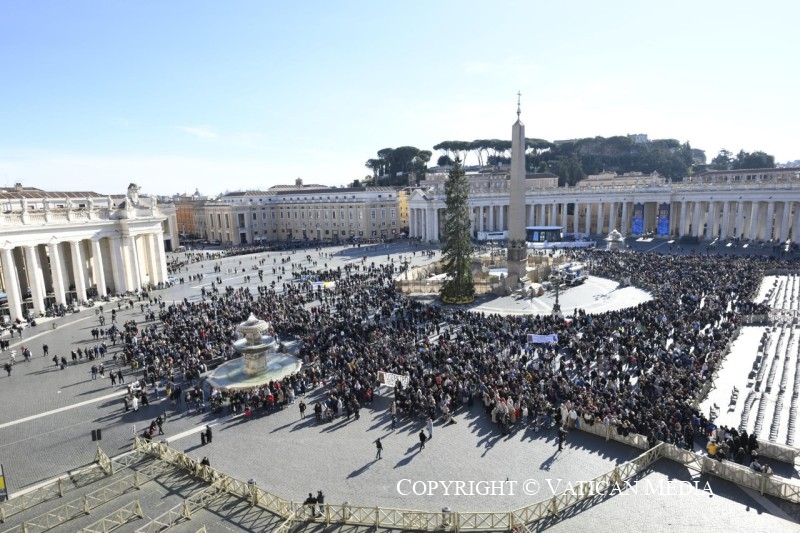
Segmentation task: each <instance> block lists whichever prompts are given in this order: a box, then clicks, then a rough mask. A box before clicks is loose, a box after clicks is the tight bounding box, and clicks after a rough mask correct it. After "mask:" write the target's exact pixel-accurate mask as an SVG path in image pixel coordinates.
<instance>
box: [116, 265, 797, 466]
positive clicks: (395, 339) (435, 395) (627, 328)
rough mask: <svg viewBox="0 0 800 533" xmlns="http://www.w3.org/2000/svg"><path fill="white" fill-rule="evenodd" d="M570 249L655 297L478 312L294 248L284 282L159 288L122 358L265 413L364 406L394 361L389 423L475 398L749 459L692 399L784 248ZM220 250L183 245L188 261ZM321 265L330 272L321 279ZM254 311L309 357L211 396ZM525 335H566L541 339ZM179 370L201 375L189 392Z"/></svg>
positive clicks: (546, 420) (435, 414)
mask: <svg viewBox="0 0 800 533" xmlns="http://www.w3.org/2000/svg"><path fill="white" fill-rule="evenodd" d="M574 254H575V257H574V258H575V259H578V260H581V261H583V262H585V263H588V264H589V265H591V271H592V273H593V275H597V276H601V277H606V278H611V279H618V280H619V279H630V282H631V283H632V284H633V285H636V286H639V287H641V288H643V289H644V290H647V291H648V292H649V293H650V294H651V295H652V297H653V298H652V300H650V301H648V302H646V303H642V304H639V305H637V306H634V307H631V308H628V309H622V310H618V311H611V312H607V313H603V314H598V315H590V314H587V313H585V312H582V311H578V312H576V313H575V314H574V316H571V317H568V318H566V319H564V318H558V317H553V316H538V315H525V316H501V315H490V314H483V313H474V312H471V311H468V310H464V309H459V308H453V307H446V306H438V305H427V304H423V303H419V302H417V301H414V300H412V299H409V298H407V297H406V296H404V295H403V294H402V293H400V292H399V291H398V290H397V289H396V288H395V284H394V277H395V276H396V275H397V272H398V270H399V268H401V265H400V263H399V262H398V263H389V264H375V263H369V262H367V261H363V262H354V263H348V264H347V265H346V266H342V267H338V268H327V264H325V265H324V266H325V268H323V269H321V270H320V271H316V270H312V266H314V263H317V266H319V263H320V262H321V261H324V260H325V259H326V258H325V257H324V256H323V255H322V254H319V257H318V258H312V257H310V256H305V257H303V256H301V255H300V254H299V253H294V254H293V253H291V252H287V253H286V254H282V255H281V257H280V259H281V264H282V266H284V267H286V268H287V276H286V278H287V279H285V280H284V281H282V282H281V283H278V284H275V283H273V284H271V285H261V286H258V287H257V288H254V289H249V288H247V287H244V286H240V287H238V288H234V287H232V286H228V287H224V288H223V287H222V286H221V284H216V283H215V284H212V288H211V289H210V290H209V289H204V291H203V293H202V296H201V298H200V299H198V300H192V301H190V300H189V299H185V300H183V301H181V302H177V303H174V304H172V305H167V304H166V303H165V302H163V301H160V300H159V299H157V298H155V299H151V300H150V301H149V305H150V306H151V308H152V309H155V311H153V313H154V314H155V316H154V317H153V318H155V320H154V321H152V322H151V323H150V324H148V325H144V326H143V327H141V328H140V327H139V325H137V324H135V323H128V324H126V325H125V327H124V331H123V330H120V331H119V332H118V333H119V335H120V338H121V340H122V341H123V351H122V357H123V358H124V361H125V362H127V363H130V364H132V365H133V364H136V365H137V366H141V367H142V368H143V369H144V374H145V380H146V381H147V382H150V383H151V384H156V383H162V384H166V385H167V387H168V389H169V390H170V393H169V395H170V397H171V398H172V399H173V403H174V404H175V405H176V406H178V405H179V404H181V400H184V401H186V408H190V406H192V405H193V406H194V407H195V408H197V409H200V407H201V406H202V408H203V409H205V406H206V402H208V403H210V406H211V407H212V408H214V409H220V410H221V409H226V408H227V409H230V410H231V411H232V412H241V411H244V412H245V413H246V414H248V415H249V414H250V413H253V412H269V411H270V410H273V409H279V408H281V407H285V406H286V405H288V404H290V403H292V402H293V401H294V398H295V397H297V396H302V395H303V394H305V393H306V392H308V391H310V390H312V389H314V388H316V387H318V386H320V385H322V384H325V385H327V386H328V387H327V388H326V393H325V395H324V397H322V399H320V401H319V402H318V403H317V404H315V405H314V407H313V408H314V411H315V414H316V417H317V419H318V420H320V421H324V420H325V419H327V418H329V417H330V418H333V417H335V416H350V415H355V416H356V418H357V417H358V412H359V409H360V408H361V407H362V406H363V405H364V404H365V403H370V402H371V400H372V397H373V395H374V394H376V393H377V391H378V387H379V381H378V373H379V372H381V371H382V372H389V373H392V374H396V375H399V376H403V377H404V378H407V380H406V379H403V380H398V381H397V384H396V386H395V389H394V391H393V394H392V396H393V398H392V400H393V402H392V409H393V412H392V419H393V420H392V424H394V423H395V420H394V419H395V417H396V418H397V419H402V418H403V417H410V418H411V419H413V420H419V421H424V420H427V419H429V418H430V419H433V420H437V419H439V418H441V417H445V418H447V419H448V420H452V415H453V413H455V412H457V411H458V410H459V409H462V408H463V406H469V405H472V403H473V402H474V401H479V402H482V403H483V405H484V407H485V409H486V416H487V417H490V418H491V420H492V421H493V422H494V423H495V424H496V425H497V428H498V431H501V432H504V433H505V432H509V431H512V430H513V429H514V428H515V427H520V426H527V425H530V426H532V427H533V428H535V429H536V430H539V429H543V428H548V427H553V426H561V425H567V426H568V427H574V426H576V425H579V424H581V423H583V424H594V423H606V424H609V425H612V426H614V427H615V428H616V431H618V432H619V433H621V434H630V433H638V434H642V435H646V436H648V438H650V439H651V440H652V441H653V442H655V441H665V442H669V443H673V444H676V445H679V446H682V447H686V448H689V449H694V446H695V439H696V438H700V437H703V438H705V437H712V436H713V437H714V438H716V439H718V442H720V443H725V446H724V447H723V446H718V447H717V449H715V456H716V455H717V451H718V450H719V448H722V449H723V454H724V457H725V458H734V459H737V460H738V459H740V457H739V455H740V453H739V452H740V449H741V451H742V452H744V454H745V456H746V457H747V458H751V459H752V458H753V456H752V452H754V451H755V450H756V449H757V443H755V441H754V439H752V436H743V435H739V434H738V433H736V431H735V429H734V428H716V427H715V426H714V424H713V421H710V420H708V419H707V418H706V417H705V416H704V414H703V413H700V412H699V411H698V410H697V409H696V408H695V407H694V405H695V404H694V400H695V398H696V397H697V395H698V392H699V391H700V390H701V388H702V387H703V385H704V384H705V383H706V382H707V381H708V380H709V379H711V377H712V375H713V373H714V370H715V369H716V368H717V366H718V365H719V363H720V361H721V358H722V357H723V356H724V354H725V350H726V348H727V346H728V343H729V341H730V340H731V339H732V336H733V334H734V332H735V330H736V328H737V326H738V325H739V323H740V322H741V319H742V317H743V316H744V315H765V314H766V313H767V312H768V308H767V307H766V306H765V305H764V304H760V303H755V302H753V298H754V297H755V294H756V291H757V289H758V286H759V283H760V280H761V279H762V277H763V272H764V270H766V269H773V268H787V267H788V266H789V265H788V263H787V259H783V258H755V257H739V256H705V255H678V256H673V255H660V254H653V253H610V252H601V251H580V252H574ZM274 255H275V257H270V256H269V255H267V256H265V257H261V256H254V257H251V258H244V259H243V260H244V261H245V262H247V261H253V262H254V263H253V266H254V267H256V266H257V267H263V266H264V264H265V260H266V263H267V265H269V263H272V262H273V260H274V262H275V264H277V259H278V254H274ZM217 259H218V257H216V256H214V257H212V256H211V255H209V254H193V255H189V256H187V261H189V262H194V261H214V260H217ZM245 266H246V265H245ZM172 268H174V269H175V271H178V269H179V268H180V266H179V265H178V264H175V263H173V264H172ZM310 276H313V279H314V280H320V281H331V282H333V283H329V284H325V285H324V286H321V285H319V284H316V285H315V284H313V283H310V282H309V277H310ZM156 311H157V312H156ZM250 314H254V315H255V316H257V317H259V318H261V319H264V320H266V321H268V322H269V323H270V324H271V326H272V329H273V331H272V332H271V333H273V334H275V335H276V336H278V337H280V338H282V339H286V338H295V339H299V340H300V341H302V348H301V350H300V356H301V357H302V358H303V359H304V362H305V364H304V366H303V368H302V369H301V370H300V371H299V372H298V373H296V374H294V375H292V376H289V377H286V378H284V379H283V380H280V381H275V382H271V383H268V384H265V385H263V386H261V387H257V388H254V389H251V390H245V391H242V390H239V391H235V392H228V391H222V390H211V391H208V398H206V392H204V391H202V388H201V387H199V386H197V378H198V377H199V376H200V375H201V374H202V373H203V371H205V369H206V368H208V367H210V366H212V364H214V363H216V362H219V361H224V360H227V359H229V358H231V357H234V356H235V351H234V350H233V348H232V344H233V341H234V339H235V335H236V333H235V328H236V326H237V325H238V324H239V323H240V322H243V321H245V320H246V319H247V318H248V316H249V315H250ZM529 333H534V334H539V335H545V336H548V335H554V336H557V339H558V340H557V342H556V343H553V344H550V345H531V344H528V343H527V342H526V339H527V334H529ZM553 338H555V337H553ZM179 377H183V378H184V380H185V381H187V382H188V383H193V385H192V386H189V385H186V384H184V387H186V390H185V391H183V390H181V386H180V385H179V384H178V382H179V381H181V380H180V379H178V378H179ZM403 381H406V383H407V385H405V386H404V385H403V384H402V383H403ZM176 393H177V394H176ZM562 408H563V409H564V412H565V413H567V415H566V420H563V419H562ZM387 418H388V417H387ZM718 431H722V433H721V436H722V439H721V440H719V436H718V435H717V434H716V433H715V432H718ZM726 447H727V450H728V451H725V448H726ZM756 454H757V452H756ZM720 457H721V456H720Z"/></svg>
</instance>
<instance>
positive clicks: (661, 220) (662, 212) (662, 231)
mask: <svg viewBox="0 0 800 533" xmlns="http://www.w3.org/2000/svg"><path fill="white" fill-rule="evenodd" d="M656 231H657V232H658V234H659V235H669V204H667V203H663V204H659V205H658V227H657V230H656Z"/></svg>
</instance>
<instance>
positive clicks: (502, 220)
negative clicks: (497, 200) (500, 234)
mask: <svg viewBox="0 0 800 533" xmlns="http://www.w3.org/2000/svg"><path fill="white" fill-rule="evenodd" d="M497 208H498V209H499V210H500V215H499V219H500V220H499V221H498V224H499V226H500V227H499V228H497V231H505V230H506V217H505V210H506V206H504V205H499V206H497Z"/></svg>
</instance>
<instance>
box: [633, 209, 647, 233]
mask: <svg viewBox="0 0 800 533" xmlns="http://www.w3.org/2000/svg"><path fill="white" fill-rule="evenodd" d="M631 233H633V234H634V235H641V234H642V233H644V204H634V206H633V221H632V223H631Z"/></svg>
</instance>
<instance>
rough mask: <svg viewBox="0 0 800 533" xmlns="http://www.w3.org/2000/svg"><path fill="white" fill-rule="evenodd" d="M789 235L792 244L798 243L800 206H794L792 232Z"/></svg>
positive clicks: (799, 238) (799, 236)
mask: <svg viewBox="0 0 800 533" xmlns="http://www.w3.org/2000/svg"><path fill="white" fill-rule="evenodd" d="M790 233H791V236H790V238H791V239H792V242H798V241H800V206H795V210H794V223H793V224H792V230H791V232H790Z"/></svg>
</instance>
